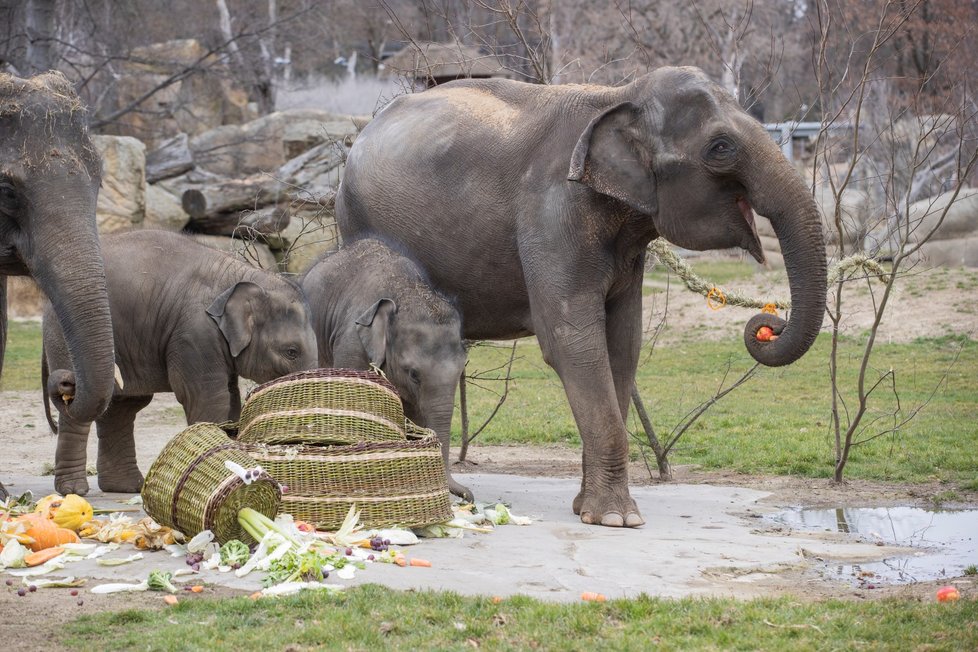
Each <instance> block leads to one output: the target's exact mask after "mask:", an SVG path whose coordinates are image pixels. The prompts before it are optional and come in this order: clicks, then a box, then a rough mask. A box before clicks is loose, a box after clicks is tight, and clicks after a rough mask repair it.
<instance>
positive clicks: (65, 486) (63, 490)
mask: <svg viewBox="0 0 978 652" xmlns="http://www.w3.org/2000/svg"><path fill="white" fill-rule="evenodd" d="M54 490H55V491H57V492H58V493H59V494H61V495H62V496H67V495H68V494H78V495H79V496H85V495H87V494H88V478H87V477H86V472H85V469H82V470H81V473H80V475H79V473H78V472H70V473H65V474H59V473H55V476H54Z"/></svg>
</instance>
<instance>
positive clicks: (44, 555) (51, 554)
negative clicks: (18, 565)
mask: <svg viewBox="0 0 978 652" xmlns="http://www.w3.org/2000/svg"><path fill="white" fill-rule="evenodd" d="M64 551H65V549H64V548H62V547H61V546H56V547H54V548H44V549H43V550H38V551H37V552H29V553H27V554H26V555H24V563H25V564H27V565H28V566H40V565H41V564H43V563H44V562H46V561H50V560H51V559H54V558H55V557H57V556H58V555H60V554H61V553H63V552H64Z"/></svg>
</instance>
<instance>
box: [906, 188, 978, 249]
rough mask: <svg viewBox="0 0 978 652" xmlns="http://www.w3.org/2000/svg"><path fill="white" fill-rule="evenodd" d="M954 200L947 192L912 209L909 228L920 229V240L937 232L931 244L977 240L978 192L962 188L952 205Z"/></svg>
mask: <svg viewBox="0 0 978 652" xmlns="http://www.w3.org/2000/svg"><path fill="white" fill-rule="evenodd" d="M953 197H954V193H953V192H946V193H944V194H942V195H938V196H936V197H930V198H928V199H923V200H921V201H918V202H914V203H913V204H911V205H910V210H909V211H908V213H909V215H910V224H911V225H919V226H917V227H916V233H917V234H918V235H919V236H925V235H926V234H928V233H930V232H931V231H932V230H933V229H934V227H937V231H936V232H935V233H934V235H933V236H932V237H931V240H950V239H957V238H962V237H972V236H978V189H976V188H962V189H961V191H960V192H959V193H958V197H957V199H955V201H954V203H953V204H952V203H951V199H952V198H953ZM945 211H946V212H947V214H946V215H944V213H945ZM942 216H943V221H941V217H942ZM938 223H940V226H937V225H938Z"/></svg>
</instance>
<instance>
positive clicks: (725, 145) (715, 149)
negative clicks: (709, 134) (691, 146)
mask: <svg viewBox="0 0 978 652" xmlns="http://www.w3.org/2000/svg"><path fill="white" fill-rule="evenodd" d="M733 153H734V146H733V143H731V142H730V141H729V140H727V139H726V138H717V139H716V140H714V141H713V142H712V143H710V146H709V156H710V158H713V159H717V160H725V159H727V158H729V157H730V156H732V155H733Z"/></svg>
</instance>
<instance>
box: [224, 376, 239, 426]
mask: <svg viewBox="0 0 978 652" xmlns="http://www.w3.org/2000/svg"><path fill="white" fill-rule="evenodd" d="M228 398H230V399H231V407H230V409H229V410H228V418H227V420H228V421H233V422H235V423H237V422H238V420H239V419H241V388H239V387H238V377H237V376H236V375H235V376H231V377H230V378H228Z"/></svg>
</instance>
